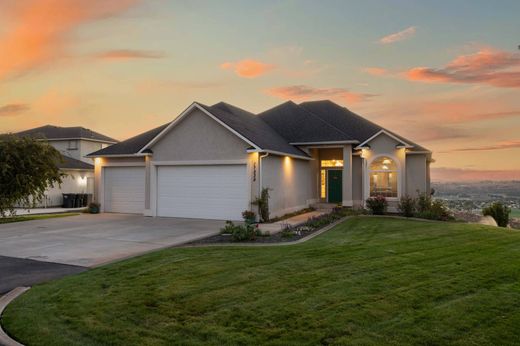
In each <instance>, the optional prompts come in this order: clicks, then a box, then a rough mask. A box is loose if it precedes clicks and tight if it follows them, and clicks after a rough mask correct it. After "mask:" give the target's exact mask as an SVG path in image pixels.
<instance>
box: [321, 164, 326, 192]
mask: <svg viewBox="0 0 520 346" xmlns="http://www.w3.org/2000/svg"><path fill="white" fill-rule="evenodd" d="M326 176H327V171H326V170H324V169H322V170H321V172H320V178H321V179H320V198H326V197H327V182H326V181H325V179H326Z"/></svg>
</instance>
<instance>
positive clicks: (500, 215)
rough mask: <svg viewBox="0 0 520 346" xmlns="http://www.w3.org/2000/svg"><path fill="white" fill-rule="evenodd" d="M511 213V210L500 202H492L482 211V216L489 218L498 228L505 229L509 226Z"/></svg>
mask: <svg viewBox="0 0 520 346" xmlns="http://www.w3.org/2000/svg"><path fill="white" fill-rule="evenodd" d="M510 213H511V208H509V207H507V206H506V205H504V204H502V203H500V202H494V203H493V204H491V205H490V206H488V207H486V208H484V209H482V214H483V215H484V216H491V217H493V219H495V221H496V222H497V225H499V226H500V227H507V225H508V224H509V214H510Z"/></svg>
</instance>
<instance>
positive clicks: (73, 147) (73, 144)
mask: <svg viewBox="0 0 520 346" xmlns="http://www.w3.org/2000/svg"><path fill="white" fill-rule="evenodd" d="M77 149H78V141H69V146H68V148H67V150H77Z"/></svg>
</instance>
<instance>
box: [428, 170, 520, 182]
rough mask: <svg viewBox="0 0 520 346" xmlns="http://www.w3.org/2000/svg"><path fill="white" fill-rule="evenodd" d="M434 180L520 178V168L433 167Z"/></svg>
mask: <svg viewBox="0 0 520 346" xmlns="http://www.w3.org/2000/svg"><path fill="white" fill-rule="evenodd" d="M431 174H432V180H433V181H481V180H520V170H479V169H463V168H451V167H432V169H431Z"/></svg>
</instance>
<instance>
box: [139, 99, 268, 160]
mask: <svg viewBox="0 0 520 346" xmlns="http://www.w3.org/2000/svg"><path fill="white" fill-rule="evenodd" d="M194 108H197V109H199V110H200V111H202V112H203V113H204V114H206V115H207V116H209V117H210V118H211V119H213V120H215V121H216V122H217V123H219V124H220V125H222V126H224V127H225V128H226V129H228V130H229V131H231V132H232V133H233V134H235V135H236V136H237V137H238V138H240V139H242V140H243V141H244V142H246V143H247V144H249V145H251V146H252V147H254V148H256V149H260V147H258V146H257V145H256V144H254V143H253V142H251V141H250V140H249V139H247V138H245V137H244V136H242V135H241V134H240V133H238V132H237V131H235V130H234V129H232V128H231V127H229V126H228V125H226V124H225V123H224V122H222V121H221V120H220V119H219V118H217V117H216V116H214V115H213V114H211V113H210V112H208V111H207V110H206V109H204V107H201V106H200V105H199V104H198V103H197V102H193V103H192V104H191V105H190V106H189V107H188V108H186V110H185V111H184V112H182V113H181V114H180V115H179V116H178V117H177V118H175V119H174V120H173V121H172V122H171V123H170V124H169V125H168V126H166V127H165V128H164V129H163V130H162V131H161V132H160V133H159V134H158V135H157V136H155V137H154V138H152V140H151V141H150V142H148V143H147V144H146V145H145V146H144V147H142V148H141V150H139V151H138V154H140V153H142V152H143V150H146V149H148V148H149V147H150V146H152V145H154V144H155V143H157V141H158V140H159V139H161V138H162V137H163V136H164V135H165V134H166V133H168V132H169V131H170V130H171V129H172V128H173V127H174V126H175V125H177V124H178V123H179V122H180V121H181V120H182V119H184V117H186V115H188V114H189V113H190V112H191V111H192V110H193V109H194Z"/></svg>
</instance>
